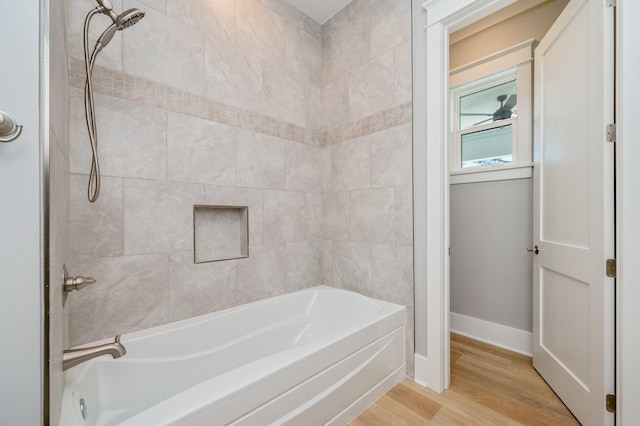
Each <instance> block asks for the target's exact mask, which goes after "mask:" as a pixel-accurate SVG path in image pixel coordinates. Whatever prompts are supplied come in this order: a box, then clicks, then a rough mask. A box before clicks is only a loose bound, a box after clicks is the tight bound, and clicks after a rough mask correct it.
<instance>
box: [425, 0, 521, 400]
mask: <svg viewBox="0 0 640 426" xmlns="http://www.w3.org/2000/svg"><path fill="white" fill-rule="evenodd" d="M515 1H516V0H427V1H426V2H424V3H423V2H422V1H419V0H413V2H412V3H413V188H414V191H413V197H414V198H413V217H414V219H413V221H414V231H413V232H414V279H415V281H414V283H415V293H414V294H415V296H414V297H415V359H414V361H415V380H416V382H417V383H419V384H421V385H423V386H427V387H430V388H432V389H434V390H436V391H438V392H442V391H443V390H445V389H447V388H448V387H449V367H450V366H449V255H448V251H449V167H448V165H449V160H448V158H449V147H448V143H447V141H448V133H449V131H448V126H447V123H448V120H449V34H450V33H452V32H454V31H456V30H459V29H461V28H463V27H465V26H467V25H469V24H471V23H473V22H475V21H477V20H479V19H482V18H484V17H485V16H488V15H490V14H492V13H494V12H497V11H498V10H500V9H502V8H504V7H506V6H508V5H510V4H511V3H514V2H515ZM427 56H428V57H429V58H428V60H427ZM425 118H426V120H425ZM425 219H426V220H425Z"/></svg>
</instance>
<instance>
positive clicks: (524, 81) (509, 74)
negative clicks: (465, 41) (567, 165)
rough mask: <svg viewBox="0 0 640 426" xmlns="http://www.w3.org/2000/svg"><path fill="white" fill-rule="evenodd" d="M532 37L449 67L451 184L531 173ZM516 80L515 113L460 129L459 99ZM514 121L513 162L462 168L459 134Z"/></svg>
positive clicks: (526, 175)
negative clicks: (512, 115)
mask: <svg viewBox="0 0 640 426" xmlns="http://www.w3.org/2000/svg"><path fill="white" fill-rule="evenodd" d="M536 45H537V42H536V41H535V40H533V39H532V40H528V41H526V42H523V43H520V44H518V45H515V46H513V47H511V48H508V49H505V50H503V51H501V52H498V53H496V54H494V55H491V56H488V57H486V58H483V59H480V60H478V61H475V62H472V63H470V64H467V65H464V66H462V67H460V68H457V69H455V70H452V71H451V72H450V74H449V87H450V89H449V91H450V94H451V96H450V99H451V101H450V105H449V108H450V113H451V115H450V117H452V119H451V120H450V126H449V145H450V149H449V153H450V154H449V176H450V178H449V179H450V183H452V184H456V183H470V182H482V181H492V180H503V179H520V178H526V177H531V176H532V175H533V172H532V166H533V162H532V160H533V156H532V153H533V143H532V139H533V138H532V132H533V130H532V129H533V127H532V125H533V114H532V113H533V93H532V91H533V90H532V89H533V53H534V48H535V46H536ZM513 80H515V81H516V94H517V96H518V102H517V105H518V115H517V117H515V118H509V119H505V120H499V121H494V122H491V123H488V124H485V125H480V126H472V127H469V128H467V129H462V130H461V129H459V128H460V116H459V108H460V98H461V97H463V96H466V95H469V94H471V93H476V92H479V91H482V90H485V89H488V88H490V87H494V86H497V85H500V84H503V83H506V82H509V81H513ZM508 124H513V126H514V127H513V139H512V161H510V162H508V163H504V164H491V165H485V166H474V167H465V168H462V135H463V134H467V133H471V132H477V131H481V130H486V129H491V128H496V127H502V126H505V125H508Z"/></svg>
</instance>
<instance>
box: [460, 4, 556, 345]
mask: <svg viewBox="0 0 640 426" xmlns="http://www.w3.org/2000/svg"><path fill="white" fill-rule="evenodd" d="M567 3H568V0H544V1H539V2H531V1H526V2H525V1H522V0H521V1H518V2H516V3H514V4H512V5H510V6H508V7H506V8H504V9H502V10H500V11H498V12H496V13H493V14H491V15H489V16H487V17H485V18H483V19H481V20H479V21H477V22H474V23H473V24H471V25H468V26H466V27H464V28H462V29H460V30H458V31H456V32H454V33H452V34H450V38H449V40H450V41H449V58H450V82H449V86H450V88H451V89H450V97H449V102H450V111H451V119H450V122H451V123H450V126H451V127H450V130H451V132H450V134H449V142H448V143H449V153H450V154H449V155H450V161H449V165H448V166H449V188H450V192H449V212H450V253H449V255H450V312H451V314H450V329H451V330H452V331H453V332H456V333H458V334H461V335H464V336H467V337H471V338H474V339H478V340H481V341H484V342H487V343H490V344H494V345H497V346H500V347H503V348H506V349H510V350H513V351H515V352H519V353H522V354H525V355H529V356H531V355H532V331H533V326H532V316H533V315H532V307H533V300H532V294H533V281H532V279H533V270H532V254H531V253H528V252H527V251H526V248H528V247H532V246H533V244H532V235H533V157H532V153H533V143H532V133H533V131H532V122H533V114H532V106H533V96H532V90H533V84H532V77H533V55H534V49H535V47H536V45H537V43H538V40H541V39H542V38H543V37H544V35H545V34H546V33H547V31H548V30H549V28H550V27H551V25H552V24H553V23H554V22H555V20H556V19H557V17H558V16H559V15H560V13H561V12H562V10H563V9H564V8H565V6H566V5H567ZM480 55H485V56H480Z"/></svg>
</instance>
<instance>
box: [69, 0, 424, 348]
mask: <svg viewBox="0 0 640 426" xmlns="http://www.w3.org/2000/svg"><path fill="white" fill-rule="evenodd" d="M68 2H69V5H70V7H71V9H73V13H71V15H74V16H75V18H74V19H75V20H76V21H79V23H80V25H79V26H76V27H75V29H73V28H71V26H72V24H71V19H70V21H69V25H70V29H69V45H70V46H71V45H72V44H73V43H75V45H74V47H73V49H70V50H71V51H72V52H71V53H70V56H71V76H70V82H71V84H72V86H73V87H74V89H72V95H73V98H72V100H71V104H72V111H71V112H72V118H71V120H70V122H71V128H72V134H73V137H72V138H71V155H70V156H71V166H70V170H71V171H72V172H73V173H76V174H83V175H86V174H87V173H88V170H89V169H88V167H89V164H90V151H89V150H88V147H89V145H88V140H87V135H86V128H85V125H84V118H83V115H82V114H83V106H82V88H83V85H84V76H83V73H84V71H83V66H82V62H81V61H80V60H79V58H82V51H81V49H78V47H81V41H82V37H81V30H82V19H83V18H84V14H85V13H86V12H87V11H88V10H85V9H86V4H85V3H82V2H80V1H79V0H68ZM121 2H122V0H116V1H115V2H114V7H115V8H116V9H117V10H123V9H124V8H127V7H144V8H145V9H146V11H147V17H146V18H145V19H144V20H143V21H142V22H141V23H140V24H138V25H136V26H135V27H133V28H131V29H128V30H127V31H123V32H119V33H118V34H117V35H116V37H115V38H114V40H113V41H112V43H111V44H110V45H109V46H108V48H107V49H105V50H104V51H103V52H102V53H101V55H100V57H99V59H98V63H97V66H96V69H95V71H94V75H95V77H96V78H95V83H96V84H95V87H96V93H98V94H99V95H98V96H97V99H96V104H97V106H98V110H99V112H98V114H97V115H98V119H99V123H98V132H99V137H100V154H101V157H103V158H101V160H102V166H103V176H104V177H103V179H104V181H105V182H107V181H108V182H117V181H120V182H122V184H121V188H122V189H121V191H122V192H121V194H119V195H118V194H117V193H116V192H117V191H116V192H112V190H111V189H109V185H111V183H106V184H104V185H106V187H105V188H106V189H105V188H103V191H105V192H104V193H103V196H104V199H99V201H98V202H99V203H100V202H102V203H105V204H107V206H106V207H105V209H106V211H104V212H101V214H103V215H104V217H101V216H100V215H91V208H90V207H91V206H90V207H89V208H82V207H79V208H78V213H80V216H82V218H80V219H78V220H76V219H72V221H73V222H76V221H77V222H78V224H77V225H78V226H77V227H76V228H77V229H78V231H77V232H78V233H83V234H87V235H90V234H91V232H94V233H95V234H97V236H96V238H98V239H100V243H99V244H97V245H96V246H90V247H86V248H80V249H79V250H78V251H76V252H73V254H72V255H73V257H74V258H75V259H74V260H72V264H73V267H74V268H76V265H78V267H77V268H76V269H75V270H76V271H78V272H77V273H83V274H84V273H86V272H85V265H87V268H86V269H87V270H89V271H90V273H95V274H96V275H104V274H103V273H101V272H100V271H99V270H98V271H97V272H93V271H95V270H96V268H97V269H100V268H102V269H103V270H106V269H109V270H111V271H112V272H109V273H108V274H107V275H108V278H109V279H110V280H111V281H114V282H115V281H116V279H118V280H120V281H123V282H124V284H122V283H120V281H118V282H119V283H120V284H119V286H118V285H113V286H110V287H109V288H105V287H103V288H101V291H102V292H103V293H100V294H98V293H96V292H95V290H94V292H93V293H92V294H85V296H83V297H85V298H86V299H87V300H88V301H89V302H88V306H90V307H94V306H98V305H99V303H100V299H101V298H104V299H105V300H106V299H109V298H111V299H113V300H117V299H118V297H120V295H119V294H116V293H114V292H117V291H122V290H123V289H124V288H126V287H127V286H132V285H134V281H135V283H137V282H138V280H142V281H144V285H142V288H141V289H140V291H141V292H142V291H143V290H144V294H143V295H142V296H140V297H141V302H140V307H141V308H142V310H140V309H139V307H138V306H137V304H136V303H135V302H134V301H127V302H128V303H129V304H128V305H126V308H127V309H129V310H130V311H131V312H130V313H128V312H124V311H120V310H118V309H115V308H109V309H107V310H100V308H96V309H97V312H98V313H99V315H97V316H96V317H95V318H94V317H92V316H91V315H90V310H88V309H85V308H84V304H83V303H84V301H82V303H76V304H73V306H71V307H70V312H71V313H72V316H73V320H72V322H73V323H75V324H74V326H73V327H72V330H71V335H72V340H73V341H74V342H75V343H82V342H87V341H89V340H94V339H96V338H99V337H108V336H110V335H113V334H115V333H116V332H128V331H132V330H135V329H139V328H144V327H147V326H149V325H156V324H160V323H164V322H168V321H174V320H177V319H181V318H187V317H190V316H194V315H199V314H202V313H205V312H210V311H213V310H218V309H223V308H225V307H228V306H232V305H236V304H239V303H245V302H248V301H253V300H258V299H262V298H266V297H270V296H273V295H278V294H282V293H284V292H285V291H293V290H297V289H299V288H303V287H308V286H313V285H316V284H320V283H324V284H329V285H335V286H337V287H342V288H349V289H353V290H356V291H359V292H361V293H364V294H366V295H370V296H376V295H377V296H378V297H384V298H387V299H392V298H394V297H395V298H396V299H394V300H400V299H402V300H403V301H405V302H406V300H408V299H407V297H406V294H407V293H406V291H405V290H406V288H405V287H403V286H405V285H406V280H405V278H406V272H407V269H406V266H407V265H406V263H403V262H404V261H405V260H406V256H405V255H406V254H407V252H410V251H411V245H412V222H411V221H412V217H411V213H412V211H411V208H412V207H411V202H412V201H411V176H410V170H411V158H410V144H411V142H410V139H407V137H409V138H410V132H409V136H408V134H407V131H406V130H407V129H409V128H410V126H409V123H410V122H411V103H410V101H411V46H410V39H409V38H406V37H407V34H409V36H410V18H407V16H406V10H408V8H409V7H410V2H408V0H399V1H392V0H354V1H352V2H351V3H350V4H349V5H348V6H347V7H345V8H344V9H343V10H342V11H340V12H339V13H338V14H337V15H336V16H335V17H333V18H332V19H331V20H329V21H328V22H327V23H326V24H324V25H323V26H320V25H319V24H318V23H316V22H314V21H312V20H311V19H310V18H308V17H307V16H306V15H304V14H303V13H302V12H300V11H299V10H297V9H295V8H294V7H292V6H291V5H290V4H289V3H288V2H286V1H284V0H229V1H227V0H225V1H207V0H189V1H178V0H124V4H122V3H121ZM80 3H82V4H80ZM397 3H402V4H397ZM230 15H231V16H230ZM403 17H404V18H403ZM405 19H406V22H404V20H405ZM98 23H100V25H98ZM108 24H109V22H108V19H106V18H105V17H103V16H99V17H96V21H95V24H94V26H95V28H94V31H95V32H96V33H99V32H100V31H102V29H103V28H102V27H106V26H107V25H108ZM97 35H98V34H95V35H92V38H93V39H95V38H96V37H97ZM72 39H73V41H72ZM78 43H80V44H78ZM101 65H103V66H104V67H106V68H103V67H102V66H101ZM104 95H108V96H104ZM115 98H118V99H115ZM124 99H126V100H124ZM114 123H116V124H114ZM398 126H399V127H398ZM396 127H398V128H396ZM407 152H409V157H407ZM84 178H86V176H77V177H75V179H76V182H75V183H74V184H73V185H72V186H71V189H73V190H74V191H75V195H74V196H75V197H77V201H78V202H80V200H81V199H82V197H83V196H84V190H85V189H86V188H85V187H84V185H83V184H82V183H83V182H82V180H83V179H84ZM76 187H77V188H76ZM74 188H75V189H74ZM118 196H120V197H121V199H122V202H121V209H120V211H121V213H118V208H117V199H118ZM196 203H197V204H213V205H236V206H245V205H246V206H248V207H249V254H250V257H249V258H248V259H240V260H232V261H224V262H216V263H208V264H198V265H195V264H193V263H192V262H193V260H192V244H193V235H192V226H193V224H192V214H193V213H192V208H193V207H192V206H193V204H196ZM85 207H86V206H85ZM118 214H121V217H122V219H121V221H120V224H121V229H122V231H121V234H120V235H121V238H122V242H121V244H122V250H124V256H123V255H122V253H119V252H117V251H115V250H112V249H113V247H115V246H116V244H115V243H114V241H115V240H116V239H117V238H116V237H118V233H117V232H116V231H114V232H112V233H111V234H110V235H109V236H108V237H105V235H106V232H107V231H99V230H100V229H101V227H106V226H112V225H113V226H115V222H117V219H116V218H117V216H118ZM73 226H76V225H74V224H72V227H73ZM82 227H85V228H87V230H86V231H83V230H82V229H81V228H82ZM376 227H377V229H375V228H376ZM74 232H76V231H74ZM323 239H324V240H323ZM358 240H361V241H358ZM380 242H383V244H379V243H380ZM109 247H111V248H109ZM107 248H109V249H108V250H107ZM92 250H95V252H94V253H91V251H92ZM148 253H156V254H148ZM82 254H86V255H87V256H91V258H89V257H85V258H82V257H80V256H81V255H82ZM139 254H142V255H139ZM381 256H388V258H385V259H382V260H381V259H380V257H381ZM143 260H144V261H143ZM91 265H92V266H91ZM109 265H111V266H109ZM151 265H154V268H152V267H151ZM91 267H93V268H94V270H91V269H90V268H91ZM80 270H82V271H80ZM70 272H72V271H70ZM125 273H127V274H131V275H135V277H136V278H135V280H134V279H133V278H128V277H127V276H126V274H125ZM154 274H156V275H157V278H155V277H156V275H154ZM377 275H379V276H377ZM398 277H400V278H398ZM397 279H400V280H405V281H403V282H402V284H398V283H394V282H391V283H385V281H389V280H391V281H393V280H397ZM150 281H154V282H155V284H156V285H158V283H161V284H160V288H161V290H160V291H157V292H156V291H154V288H155V287H152V286H151V284H150ZM396 286H400V287H398V288H399V289H400V290H398V289H397V288H396ZM135 290H136V291H137V290H138V289H135ZM134 297H137V293H135V291H134ZM145 297H149V298H151V299H152V300H147V299H145ZM70 300H71V299H70ZM405 302H403V303H405ZM151 303H154V308H153V309H147V307H148V306H149V305H150V304H151ZM406 303H407V304H409V305H410V306H411V305H412V302H411V301H409V302H406ZM145 309H146V310H147V311H149V313H150V314H151V315H150V316H149V317H147V316H146V315H145ZM113 315H121V316H122V317H123V319H122V321H121V323H120V324H121V326H119V327H118V328H119V329H118V330H115V329H113V328H111V329H108V330H104V327H105V326H104V324H109V323H111V322H112V321H113V320H112V318H111V316H113ZM116 322H117V321H116ZM94 331H97V332H94ZM410 341H412V339H411V338H408V344H410V343H411V342H410ZM410 358H411V357H410Z"/></svg>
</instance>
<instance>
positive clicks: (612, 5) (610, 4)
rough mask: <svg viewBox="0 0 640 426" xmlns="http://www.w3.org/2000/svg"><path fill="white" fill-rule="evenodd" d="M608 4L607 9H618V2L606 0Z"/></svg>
mask: <svg viewBox="0 0 640 426" xmlns="http://www.w3.org/2000/svg"><path fill="white" fill-rule="evenodd" d="M606 3H607V7H616V6H617V4H616V3H617V1H616V0H606Z"/></svg>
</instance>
